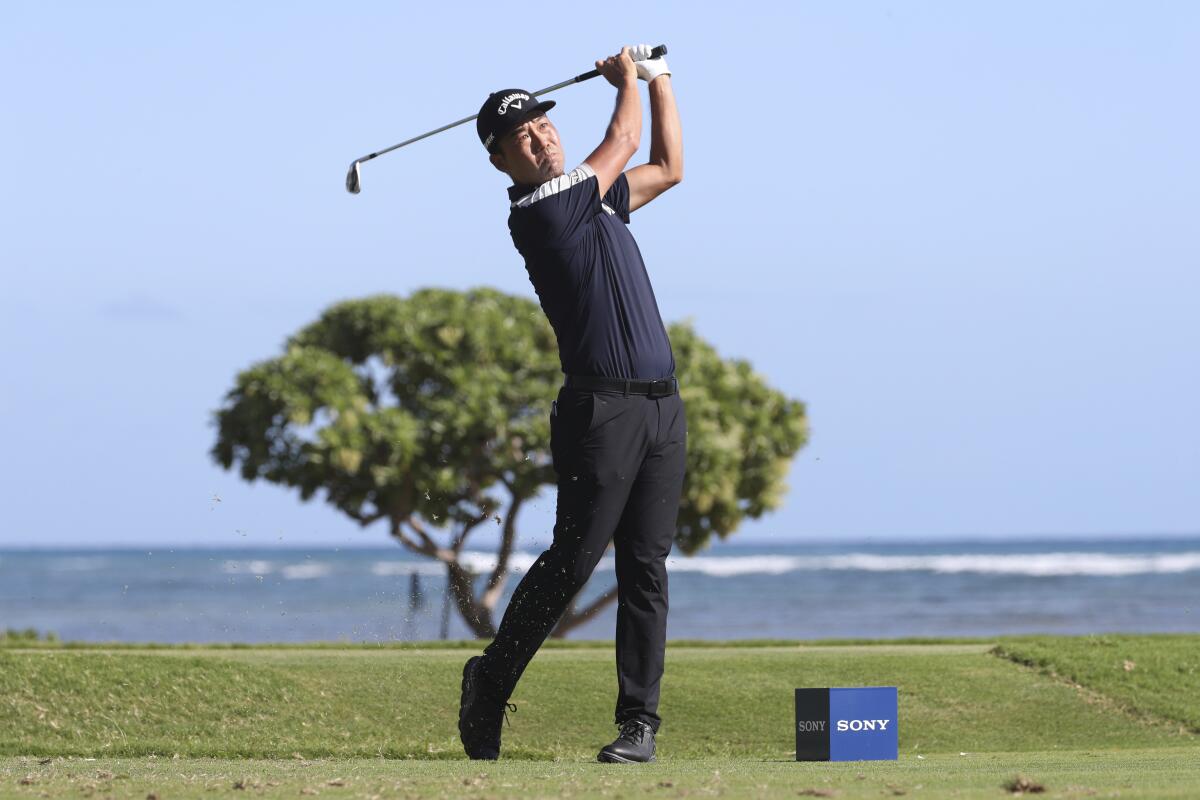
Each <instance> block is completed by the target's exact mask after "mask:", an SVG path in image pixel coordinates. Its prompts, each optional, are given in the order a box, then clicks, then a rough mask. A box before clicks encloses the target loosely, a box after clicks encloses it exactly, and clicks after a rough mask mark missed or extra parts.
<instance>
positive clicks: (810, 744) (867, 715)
mask: <svg viewBox="0 0 1200 800" xmlns="http://www.w3.org/2000/svg"><path fill="white" fill-rule="evenodd" d="M898 727H899V716H898V696H897V691H896V687H895V686H865V687H856V688H836V689H797V690H796V760H797V761H879V760H895V759H896V757H897V755H898V754H899V747H900V738H899V732H898V730H897V728H898Z"/></svg>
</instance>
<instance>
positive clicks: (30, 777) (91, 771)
mask: <svg viewBox="0 0 1200 800" xmlns="http://www.w3.org/2000/svg"><path fill="white" fill-rule="evenodd" d="M1196 755H1197V751H1196V749H1195V748H1155V749H1153V750H1119V751H1113V750H1083V751H1072V752H1061V753H983V754H969V755H966V756H959V755H958V754H957V753H953V754H951V753H942V754H931V755H928V756H925V757H924V758H921V759H918V758H917V757H916V756H913V755H904V756H902V757H901V759H900V760H899V761H894V762H862V763H840V764H837V763H797V762H794V761H775V760H761V759H701V760H685V761H680V760H671V761H661V762H658V763H654V764H636V765H632V764H599V763H596V762H594V761H589V762H578V761H576V762H565V761H549V762H536V761H504V760H501V761H498V762H492V763H488V764H483V763H482V762H471V761H387V760H380V759H353V760H311V761H310V760H298V759H291V760H279V761H229V760H214V759H175V760H173V759H165V758H160V759H148V758H141V759H129V760H125V759H97V760H96V761H82V760H79V759H73V760H65V759H54V760H52V761H50V762H49V763H46V764H40V763H38V760H36V759H28V760H25V761H22V760H20V759H17V758H3V759H0V797H5V798H8V797H13V798H29V799H30V800H35V799H37V800H40V798H44V797H49V798H79V797H88V796H91V797H113V798H136V800H144V798H147V797H149V796H151V795H154V796H156V797H159V798H162V800H186V798H212V797H227V796H236V797H242V796H245V797H255V798H258V797H263V798H274V797H288V798H296V797H304V796H306V795H307V796H318V795H319V798H320V800H329V798H385V797H386V798H391V797H405V798H407V797H420V798H426V797H445V798H460V797H461V798H485V797H486V798H525V797H572V798H590V797H605V798H616V797H626V798H633V797H647V798H679V797H729V798H741V797H754V798H792V799H793V800H795V799H796V798H804V797H836V798H839V800H854V798H872V800H879V798H888V797H891V798H895V797H901V796H907V797H911V798H925V799H928V800H941V799H942V798H947V799H948V798H959V799H961V800H971V798H993V800H1001V799H1002V798H1006V797H1014V795H1013V794H1011V793H1010V792H1009V791H1007V790H1006V789H1005V788H1004V786H1005V784H1007V783H1008V782H1010V781H1012V780H1013V779H1014V778H1016V776H1018V775H1023V776H1026V777H1027V778H1029V779H1030V780H1032V781H1034V782H1036V783H1037V784H1039V785H1041V786H1042V787H1043V788H1044V789H1045V791H1044V793H1041V794H1037V795H1034V796H1036V797H1045V798H1090V797H1120V798H1122V799H1123V800H1129V799H1130V798H1156V799H1160V798H1188V799H1189V800H1194V798H1195V797H1196V796H1197V787H1198V786H1200V759H1198V758H1197V757H1196ZM25 781H28V782H27V783H26V782H25ZM1026 796H1028V795H1026Z"/></svg>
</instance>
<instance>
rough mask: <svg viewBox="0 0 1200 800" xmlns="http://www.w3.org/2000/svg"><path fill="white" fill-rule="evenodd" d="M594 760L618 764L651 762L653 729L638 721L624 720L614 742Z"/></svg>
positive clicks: (648, 724) (647, 724) (652, 757)
mask: <svg viewBox="0 0 1200 800" xmlns="http://www.w3.org/2000/svg"><path fill="white" fill-rule="evenodd" d="M596 760H597V761H608V762H611V763H620V764H633V763H639V762H644V761H653V760H654V729H653V728H651V727H650V723H648V722H643V721H642V720H640V719H627V720H625V721H624V722H622V723H621V733H620V734H619V735H618V736H617V739H616V741H614V742H613V743H612V744H610V745H608V746H607V747H605V748H604V749H603V750H601V751H600V754H599V755H598V756H596Z"/></svg>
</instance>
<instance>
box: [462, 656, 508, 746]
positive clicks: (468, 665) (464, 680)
mask: <svg viewBox="0 0 1200 800" xmlns="http://www.w3.org/2000/svg"><path fill="white" fill-rule="evenodd" d="M477 658H479V656H471V657H470V658H468V659H467V663H466V664H464V665H463V677H462V697H461V698H460V699H459V701H458V738H459V741H462V739H463V738H464V737H463V719H462V715H463V706H464V704H463V700H465V699H466V695H467V682H468V680H469V678H468V675H469V673H470V672H471V664H472V663H474V662H475V660H476V659H477ZM463 750H464V751H466V753H467V758H469V759H471V760H472V761H496V760H498V759H499V758H500V754H499V753H495V754H493V753H492V751H490V750H485V751H483V752H482V753H481V752H479V751H478V750H477V751H475V752H474V753H472V752H471V751H470V750H467V748H466V743H465V742H464V743H463Z"/></svg>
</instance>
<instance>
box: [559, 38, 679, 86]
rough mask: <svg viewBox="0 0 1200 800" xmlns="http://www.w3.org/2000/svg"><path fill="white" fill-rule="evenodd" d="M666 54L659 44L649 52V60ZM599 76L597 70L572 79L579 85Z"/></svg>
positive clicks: (662, 46) (664, 46)
mask: <svg viewBox="0 0 1200 800" xmlns="http://www.w3.org/2000/svg"><path fill="white" fill-rule="evenodd" d="M666 54H667V46H666V45H665V44H660V45H659V46H658V47H655V48H654V49H653V50H651V51H650V57H651V58H662V57H663V56H665V55H666ZM599 74H600V70H598V69H593V70H589V71H587V72H585V73H583V74H582V75H576V76H575V79H574V83H579V82H580V81H590V80H591V79H592V78H595V77H596V76H597V75H599Z"/></svg>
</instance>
